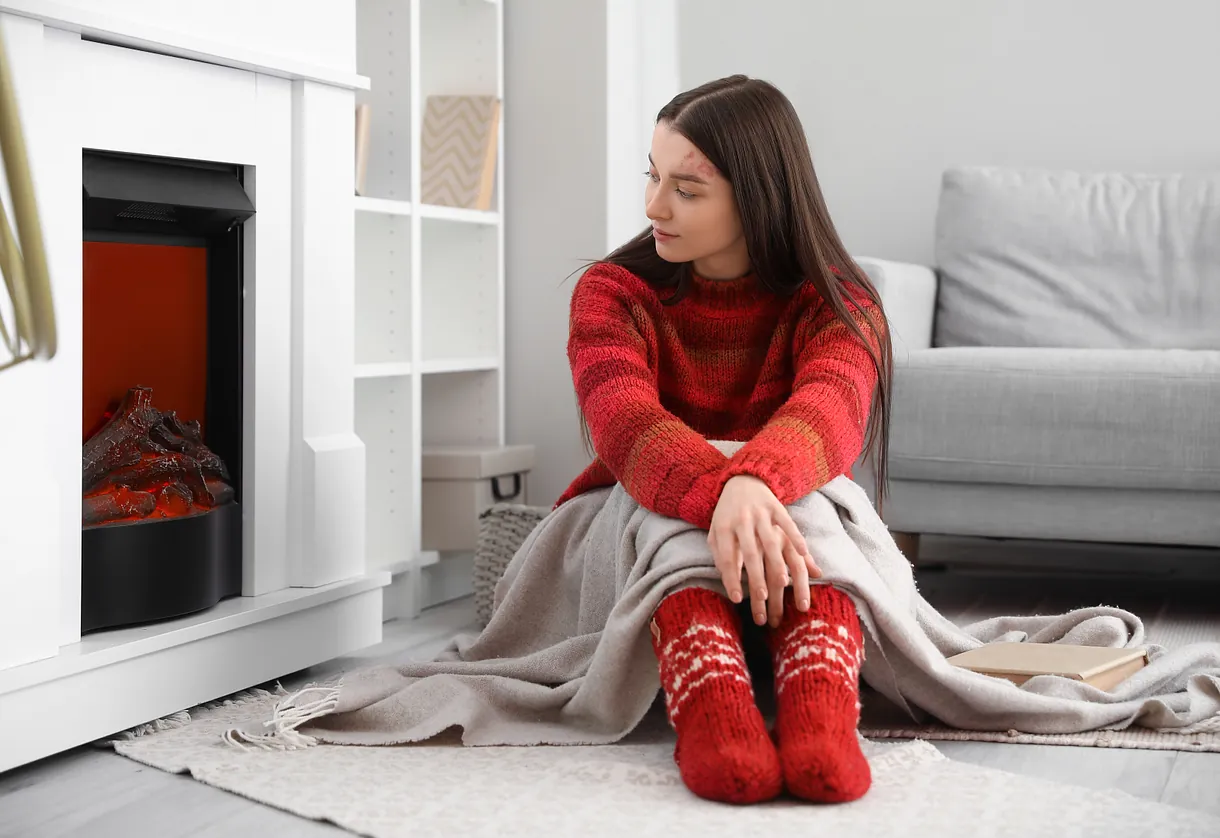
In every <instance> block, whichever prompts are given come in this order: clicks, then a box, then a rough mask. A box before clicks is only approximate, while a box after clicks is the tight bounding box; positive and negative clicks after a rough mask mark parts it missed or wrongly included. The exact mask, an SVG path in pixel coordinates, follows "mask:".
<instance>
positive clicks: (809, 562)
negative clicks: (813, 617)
mask: <svg viewBox="0 0 1220 838" xmlns="http://www.w3.org/2000/svg"><path fill="white" fill-rule="evenodd" d="M777 507H778V508H777V509H776V510H775V511H774V514H773V518H774V520H775V524H776V526H778V527H779V528H780V529H781V530H783V531H784V535H786V536H788V540H789V541H790V542H792V546H793V547H794V548H795V549H796V550H797V552H799V553H800V555H801V557H802V558H803V559H804V562H805V567H806V569H807V570H808V572H809V578H810V579H817V578H819V577H820V576H821V575H822V569H821V568H820V567H818V564H817V562H816V561H814V559H813V554H812V553H810V552H809V543H808V542H806V541H805V536H804V535H802V534H801V529H800V527H798V526H797V525H796V521H793V520H792V516H791V515H789V514H788V510H787V509H786V508H785V507H784V505H783V504H778V503H777Z"/></svg>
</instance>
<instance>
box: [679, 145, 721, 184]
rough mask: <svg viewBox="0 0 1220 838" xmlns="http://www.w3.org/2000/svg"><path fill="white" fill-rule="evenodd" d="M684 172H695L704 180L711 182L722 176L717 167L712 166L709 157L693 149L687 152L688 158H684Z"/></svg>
mask: <svg viewBox="0 0 1220 838" xmlns="http://www.w3.org/2000/svg"><path fill="white" fill-rule="evenodd" d="M682 171H684V172H687V171H689V172H694V173H695V174H697V175H699V176H700V177H702V178H706V179H707V180H711V179H712V178H714V177H716V176H717V175H718V174H720V172H719V171H717V169H716V167H715V166H713V165H712V161H711V160H708V159H707V156H706V155H704V153H703V152H701V151H699V149H692V150H690V151H688V152H686V156H685V157H683V158H682Z"/></svg>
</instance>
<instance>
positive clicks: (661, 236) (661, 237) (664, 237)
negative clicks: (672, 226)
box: [652, 227, 677, 242]
mask: <svg viewBox="0 0 1220 838" xmlns="http://www.w3.org/2000/svg"><path fill="white" fill-rule="evenodd" d="M652 237H653V238H654V239H656V240H657V241H663V242H667V241H669V240H670V239H676V238H677V236H675V235H674V234H673V233H667V232H665V231H664V230H662V229H661V228H659V227H653V228H652Z"/></svg>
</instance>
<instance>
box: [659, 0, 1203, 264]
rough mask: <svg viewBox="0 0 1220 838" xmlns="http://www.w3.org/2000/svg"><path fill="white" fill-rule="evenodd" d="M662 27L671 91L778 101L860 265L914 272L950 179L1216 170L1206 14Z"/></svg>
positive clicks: (807, 12)
mask: <svg viewBox="0 0 1220 838" xmlns="http://www.w3.org/2000/svg"><path fill="white" fill-rule="evenodd" d="M747 8H748V11H747ZM679 20H680V26H679V43H680V49H679V52H680V56H681V82H682V86H683V87H684V88H686V87H692V86H694V85H696V84H699V83H701V82H704V81H707V80H709V79H712V78H717V77H720V76H724V75H729V74H731V73H739V72H740V73H746V74H749V75H752V76H758V77H762V78H765V79H768V80H769V81H772V82H774V83H775V84H776V85H778V86H779V88H780V89H781V90H783V91H784V92H785V93H786V94H787V95H788V96H789V98H791V99H792V101H793V103H794V105H795V106H796V108H797V111H798V112H799V113H800V115H801V119H802V121H803V122H804V126H805V130H806V133H807V134H808V136H809V138H810V142H811V145H812V147H813V156H814V162H815V165H816V167H817V171H818V176H819V178H820V180H821V183H822V188H823V190H824V192H825V193H826V199H827V201H828V203H829V205H830V210H831V213H832V215H833V217H834V220H835V223H836V224H837V226H838V228H839V232H840V233H841V234H842V235H843V237H844V239H845V240H846V242H847V245H848V247H849V248H850V249H852V250H853V252H855V253H859V254H862V255H864V254H867V255H875V256H883V257H888V258H896V259H909V260H915V261H926V260H930V259H931V257H932V229H933V219H934V213H935V207H936V198H937V190H938V187H939V177H940V173H941V172H942V171H943V169H944V168H945V167H946V166H948V165H951V164H959V163H981V164H996V165H1026V166H1044V167H1072V168H1081V169H1123V170H1132V169H1142V170H1147V171H1164V170H1172V169H1178V170H1191V169H1194V170H1198V169H1207V168H1210V169H1213V170H1215V169H1217V168H1220V106H1217V104H1216V102H1217V92H1216V89H1217V88H1216V86H1217V80H1218V79H1220V48H1218V41H1217V35H1218V33H1220V3H1217V2H1215V0H1165V1H1164V2H1160V3H1156V4H1152V3H1148V2H1145V0H1072V2H1061V0H1026V2H1022V3H999V2H982V3H980V2H978V0H922V2H919V3H900V2H894V0H889V1H888V2H881V1H880V0H858V2H853V3H843V2H834V0H753V2H751V3H750V4H749V6H748V7H747V5H746V4H745V3H744V2H741V1H740V0H737V1H736V2H734V0H679Z"/></svg>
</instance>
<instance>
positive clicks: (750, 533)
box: [734, 521, 767, 626]
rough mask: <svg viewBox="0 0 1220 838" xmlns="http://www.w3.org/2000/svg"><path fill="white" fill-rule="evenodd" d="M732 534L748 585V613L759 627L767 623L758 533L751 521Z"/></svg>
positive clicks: (764, 584)
mask: <svg viewBox="0 0 1220 838" xmlns="http://www.w3.org/2000/svg"><path fill="white" fill-rule="evenodd" d="M734 534H735V535H736V536H737V549H738V550H739V551H741V558H742V563H743V564H744V565H745V568H746V578H747V580H748V581H749V583H750V611H751V612H752V613H753V614H754V622H755V623H757V624H758V625H760V626H761V625H763V624H764V623H766V622H767V570H766V567H765V566H764V564H763V554H762V551H761V550H759V549H758V533H757V532H755V530H754V526H753V522H752V521H745V522H743V523H742V524H740V525H739V526H738V527H737V529H736V530H735V531H734Z"/></svg>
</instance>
